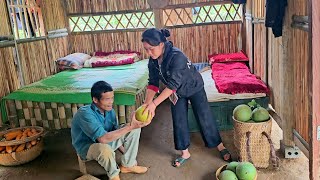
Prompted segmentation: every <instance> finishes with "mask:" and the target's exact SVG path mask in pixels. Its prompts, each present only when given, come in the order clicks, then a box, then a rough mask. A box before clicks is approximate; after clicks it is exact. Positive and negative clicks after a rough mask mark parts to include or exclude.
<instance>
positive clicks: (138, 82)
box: [1, 60, 148, 115]
mask: <svg viewBox="0 0 320 180" xmlns="http://www.w3.org/2000/svg"><path fill="white" fill-rule="evenodd" d="M100 80H104V81H106V82H108V83H109V84H111V85H112V87H113V89H114V92H115V102H114V103H115V104H116V105H134V104H135V98H136V97H135V95H136V94H138V93H139V92H140V91H141V90H143V89H144V87H145V86H146V85H147V83H148V60H141V61H138V62H135V63H133V64H129V65H122V66H109V67H100V68H82V69H80V70H67V71H63V72H60V73H57V74H55V75H52V76H49V77H47V78H45V79H42V80H40V81H38V82H35V83H32V84H30V85H27V86H24V87H23V88H21V89H19V90H17V91H14V92H12V93H10V94H9V95H7V96H5V97H3V99H2V101H1V108H2V115H4V114H3V113H4V111H3V110H4V101H5V100H9V99H10V100H22V101H36V102H59V103H83V104H89V103H91V101H92V100H91V95H90V90H91V86H92V85H93V83H95V82H97V81H100Z"/></svg>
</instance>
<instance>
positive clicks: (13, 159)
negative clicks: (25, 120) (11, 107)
mask: <svg viewBox="0 0 320 180" xmlns="http://www.w3.org/2000/svg"><path fill="white" fill-rule="evenodd" d="M26 128H34V129H36V130H37V131H38V133H37V134H36V135H34V136H31V137H27V138H25V139H23V140H11V141H3V140H4V139H3V140H2V141H0V146H14V145H20V144H23V143H27V142H30V141H33V140H37V144H35V145H34V146H31V148H29V149H25V150H23V151H20V152H12V153H1V154H0V165H3V166H16V165H20V164H24V163H27V162H29V161H32V160H33V159H35V158H36V157H38V156H39V155H40V154H41V152H42V150H43V140H42V138H41V139H40V136H42V135H43V132H44V129H43V128H42V127H38V126H27V127H20V128H14V129H9V130H6V131H2V132H0V137H3V135H4V134H6V133H8V132H11V131H15V130H18V129H21V130H23V129H26ZM39 139H40V141H39Z"/></svg>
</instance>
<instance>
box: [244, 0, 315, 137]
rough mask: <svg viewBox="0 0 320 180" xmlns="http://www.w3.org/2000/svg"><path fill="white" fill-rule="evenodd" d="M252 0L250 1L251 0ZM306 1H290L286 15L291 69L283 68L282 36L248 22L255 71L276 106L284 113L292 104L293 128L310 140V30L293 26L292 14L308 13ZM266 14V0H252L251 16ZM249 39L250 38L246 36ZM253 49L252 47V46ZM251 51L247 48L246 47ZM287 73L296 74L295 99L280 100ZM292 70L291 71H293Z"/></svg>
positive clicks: (262, 25) (260, 25)
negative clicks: (276, 36)
mask: <svg viewBox="0 0 320 180" xmlns="http://www.w3.org/2000/svg"><path fill="white" fill-rule="evenodd" d="M249 2H250V1H249ZM307 5H308V4H307V1H304V0H297V1H290V2H289V3H288V7H287V17H286V18H287V19H286V23H287V24H286V25H287V26H288V33H289V34H290V37H288V43H287V44H288V54H287V55H288V56H287V58H288V59H289V61H292V64H293V67H292V72H282V69H283V67H281V63H282V61H283V58H284V56H283V53H284V51H283V50H284V49H283V46H284V43H283V37H279V38H274V35H273V34H272V29H271V28H268V29H266V28H265V26H264V24H263V23H254V24H253V25H252V24H250V23H247V24H248V25H247V26H246V27H248V26H250V25H252V27H253V30H252V31H253V32H252V33H253V40H252V42H253V43H252V48H253V54H252V56H253V61H252V66H253V72H254V73H255V74H257V75H258V76H260V77H261V78H262V80H264V81H265V82H266V83H268V85H269V87H270V89H271V94H270V96H271V98H270V99H271V104H272V106H273V107H274V108H275V110H276V111H277V112H278V113H279V114H280V116H282V117H283V115H282V113H284V112H285V111H286V110H285V109H286V108H287V107H284V106H290V108H292V109H293V110H292V113H293V115H292V116H291V117H292V118H293V120H292V121H293V122H294V123H293V128H294V129H295V130H296V131H297V132H298V133H299V134H300V135H301V136H302V138H303V139H304V140H306V141H307V142H309V122H308V121H309V120H308V116H309V114H310V112H309V110H308V109H309V102H308V99H309V98H308V96H309V94H308V92H309V89H308V81H307V73H308V72H309V70H308V69H307V68H308V65H307V63H308V32H305V31H302V30H298V29H293V28H291V22H292V21H291V16H292V15H305V16H307V15H308V14H307ZM264 14H265V0H254V1H252V16H253V17H254V18H258V19H259V18H261V19H264ZM249 30H250V28H247V35H248V33H250V31H249ZM247 40H248V39H247ZM246 47H247V48H250V43H249V42H247V44H246ZM249 50H250V49H249ZM247 52H248V49H247ZM284 73H287V75H288V76H293V78H292V79H293V82H290V84H291V87H290V90H289V91H292V92H293V93H292V94H293V95H292V97H291V98H292V99H291V100H290V101H289V100H288V102H292V103H293V104H290V103H287V104H286V103H285V102H281V101H282V99H281V97H282V96H283V94H282V93H283V92H284V91H283V88H285V87H284V85H283V84H282V81H281V78H279V77H282V76H283V74H284ZM291 73H292V74H291ZM283 120H285V122H283V123H287V122H286V121H290V119H288V118H287V117H283Z"/></svg>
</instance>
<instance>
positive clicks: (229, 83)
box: [211, 62, 269, 94]
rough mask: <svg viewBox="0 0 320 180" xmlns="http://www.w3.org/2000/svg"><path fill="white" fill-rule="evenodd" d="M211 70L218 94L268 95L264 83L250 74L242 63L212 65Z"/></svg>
mask: <svg viewBox="0 0 320 180" xmlns="http://www.w3.org/2000/svg"><path fill="white" fill-rule="evenodd" d="M211 68H212V78H213V79H214V81H215V83H216V87H217V89H218V91H219V92H220V93H226V94H238V93H266V94H268V93H269V89H268V87H267V86H266V85H265V84H264V82H263V81H261V80H260V79H258V78H257V77H256V76H255V75H254V74H251V73H250V71H249V68H248V67H247V66H246V64H245V63H243V62H228V63H213V64H212V67H211Z"/></svg>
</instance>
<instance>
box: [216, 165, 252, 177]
mask: <svg viewBox="0 0 320 180" xmlns="http://www.w3.org/2000/svg"><path fill="white" fill-rule="evenodd" d="M226 168H227V164H225V165H223V166H221V167H220V168H219V169H218V170H217V171H216V179H217V180H219V175H220V173H221V172H222V171H224V170H226ZM257 178H258V172H257V174H256V177H255V178H254V180H257Z"/></svg>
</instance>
